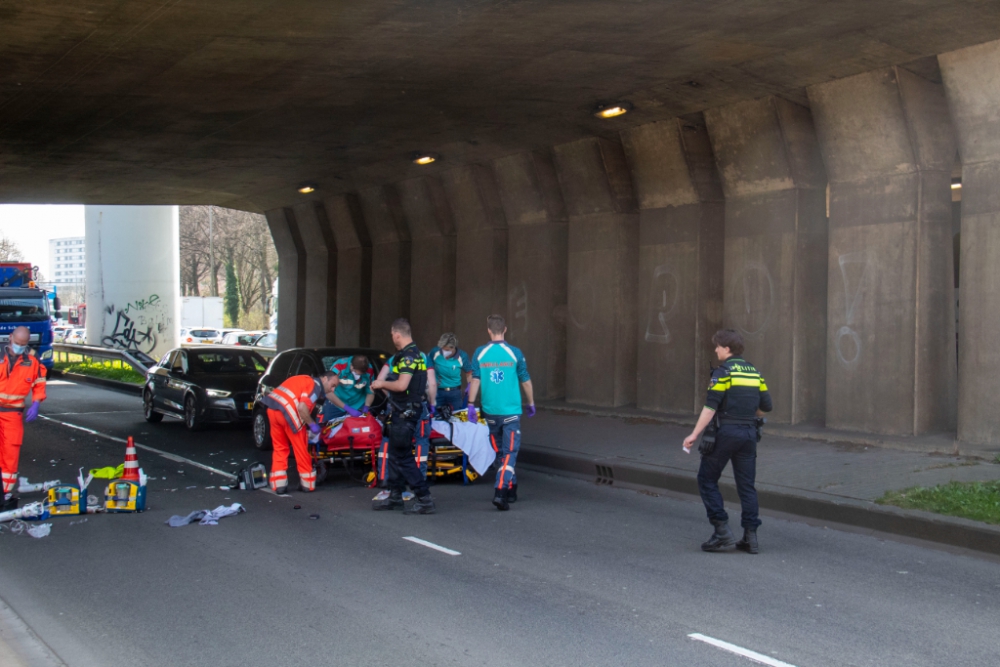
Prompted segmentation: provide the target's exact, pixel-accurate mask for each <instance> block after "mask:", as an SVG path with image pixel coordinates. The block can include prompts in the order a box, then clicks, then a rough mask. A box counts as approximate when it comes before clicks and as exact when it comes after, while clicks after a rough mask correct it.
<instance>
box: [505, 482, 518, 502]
mask: <svg viewBox="0 0 1000 667" xmlns="http://www.w3.org/2000/svg"><path fill="white" fill-rule="evenodd" d="M507 502H508V503H516V502H517V484H511V486H510V488H509V489H507Z"/></svg>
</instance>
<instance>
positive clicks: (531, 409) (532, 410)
mask: <svg viewBox="0 0 1000 667" xmlns="http://www.w3.org/2000/svg"><path fill="white" fill-rule="evenodd" d="M528 416H529V417H534V416H535V405H534V403H532V404H531V405H529V406H528Z"/></svg>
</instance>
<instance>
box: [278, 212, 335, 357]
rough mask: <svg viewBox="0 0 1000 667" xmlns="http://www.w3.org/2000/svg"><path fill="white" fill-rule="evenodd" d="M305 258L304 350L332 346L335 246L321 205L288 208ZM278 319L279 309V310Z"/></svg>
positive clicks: (333, 334)
mask: <svg viewBox="0 0 1000 667" xmlns="http://www.w3.org/2000/svg"><path fill="white" fill-rule="evenodd" d="M292 213H293V214H294V216H295V225H296V227H298V230H299V234H300V235H301V237H302V247H303V250H304V251H305V256H306V257H305V259H306V271H305V275H306V284H305V298H306V312H305V320H304V327H305V328H304V331H303V334H302V342H303V345H305V346H306V347H325V346H327V345H333V344H334V336H335V333H336V326H337V244H336V242H335V241H334V239H333V230H332V229H331V228H330V221H329V220H328V219H327V215H326V209H324V208H323V204H322V202H318V201H309V202H304V203H302V204H299V205H297V206H294V207H292ZM278 312H279V317H280V312H281V311H280V309H279V311H278Z"/></svg>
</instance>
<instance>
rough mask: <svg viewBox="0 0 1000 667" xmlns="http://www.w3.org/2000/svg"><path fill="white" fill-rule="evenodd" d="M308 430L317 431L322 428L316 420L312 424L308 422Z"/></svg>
mask: <svg viewBox="0 0 1000 667" xmlns="http://www.w3.org/2000/svg"><path fill="white" fill-rule="evenodd" d="M309 430H310V431H312V432H313V433H319V432H320V431H321V430H322V427H321V426H320V425H319V424H317V423H316V422H313V423H312V424H309Z"/></svg>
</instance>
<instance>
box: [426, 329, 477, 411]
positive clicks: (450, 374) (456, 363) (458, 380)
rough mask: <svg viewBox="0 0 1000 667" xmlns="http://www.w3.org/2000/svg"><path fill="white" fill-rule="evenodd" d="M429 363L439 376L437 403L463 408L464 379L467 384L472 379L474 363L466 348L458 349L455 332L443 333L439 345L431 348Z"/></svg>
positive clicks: (458, 408)
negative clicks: (470, 359) (471, 361)
mask: <svg viewBox="0 0 1000 667" xmlns="http://www.w3.org/2000/svg"><path fill="white" fill-rule="evenodd" d="M429 356H430V359H429V362H430V363H429V365H431V366H433V367H434V373H435V375H436V376H437V385H438V388H437V405H438V406H441V405H450V406H451V409H452V410H453V411H454V410H461V409H462V408H463V407H464V405H463V403H464V402H463V401H462V380H463V378H464V380H465V382H466V384H468V383H469V380H471V379H472V364H471V363H470V362H469V355H467V354H466V353H465V350H460V349H458V338H456V337H455V334H453V333H446V334H441V339H440V340H439V341H438V344H437V347H435V348H434V349H432V350H431V353H430V355H429Z"/></svg>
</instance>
